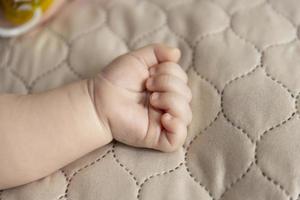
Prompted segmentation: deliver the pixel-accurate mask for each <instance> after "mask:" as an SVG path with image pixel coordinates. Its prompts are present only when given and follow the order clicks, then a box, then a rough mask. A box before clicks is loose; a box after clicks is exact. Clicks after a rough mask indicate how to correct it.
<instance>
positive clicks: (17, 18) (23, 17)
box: [0, 0, 53, 25]
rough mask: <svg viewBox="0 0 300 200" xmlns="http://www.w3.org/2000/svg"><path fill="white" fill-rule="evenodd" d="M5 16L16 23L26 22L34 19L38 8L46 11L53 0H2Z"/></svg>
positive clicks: (0, 0)
mask: <svg viewBox="0 0 300 200" xmlns="http://www.w3.org/2000/svg"><path fill="white" fill-rule="evenodd" d="M0 2H1V6H2V9H3V11H4V16H5V17H6V19H7V20H8V21H9V22H10V23H12V24H15V25H20V24H24V23H26V22H27V21H29V20H30V19H32V17H33V15H34V13H35V11H36V9H41V10H42V12H45V11H46V10H47V9H48V8H49V7H50V5H51V4H52V2H53V0H0Z"/></svg>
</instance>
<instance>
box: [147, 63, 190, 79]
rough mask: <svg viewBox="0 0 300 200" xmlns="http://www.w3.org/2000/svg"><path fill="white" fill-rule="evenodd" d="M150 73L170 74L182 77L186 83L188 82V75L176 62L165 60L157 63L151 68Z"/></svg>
mask: <svg viewBox="0 0 300 200" xmlns="http://www.w3.org/2000/svg"><path fill="white" fill-rule="evenodd" d="M149 73H150V76H154V75H159V74H169V75H173V76H176V77H178V78H180V79H182V80H183V82H184V83H187V81H188V77H187V75H186V73H185V71H184V70H183V69H182V68H181V67H180V65H179V64H177V63H174V62H163V63H161V64H158V65H155V66H153V67H151V68H150V69H149Z"/></svg>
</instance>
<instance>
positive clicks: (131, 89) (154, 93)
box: [92, 44, 192, 152]
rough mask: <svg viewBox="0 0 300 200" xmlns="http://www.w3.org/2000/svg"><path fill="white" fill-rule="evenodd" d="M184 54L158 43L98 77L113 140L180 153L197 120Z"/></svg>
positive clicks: (97, 97) (97, 98) (98, 98)
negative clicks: (183, 63)
mask: <svg viewBox="0 0 300 200" xmlns="http://www.w3.org/2000/svg"><path fill="white" fill-rule="evenodd" d="M179 58H180V51H179V50H178V49H177V48H170V47H167V46H165V45H163V44H153V45H149V46H146V47H143V48H141V49H138V50H135V51H132V52H129V53H127V54H125V55H122V56H120V57H118V58H116V59H115V60H114V61H113V62H112V63H111V64H109V65H108V66H107V67H106V68H105V69H104V70H103V71H102V72H101V73H100V74H98V75H97V76H96V77H95V78H94V79H93V84H94V85H93V88H94V90H93V92H94V94H93V95H92V96H93V98H94V99H93V100H94V103H95V107H96V111H97V113H98V116H99V118H100V120H101V121H102V122H103V123H105V124H106V125H107V127H108V130H109V131H110V133H111V134H112V136H113V138H114V139H116V140H117V141H120V142H123V143H125V144H128V145H132V146H136V147H146V148H153V149H157V150H161V151H165V152H171V151H175V150H176V149H178V148H179V147H180V146H181V145H182V144H183V143H184V140H185V138H186V135H187V126H188V125H189V124H190V122H191V119H192V112H191V109H190V105H189V103H190V101H191V98H192V95H191V91H190V89H189V87H188V86H187V75H186V73H185V72H184V71H183V70H182V68H181V67H180V66H179V65H178V64H177V62H178V60H179Z"/></svg>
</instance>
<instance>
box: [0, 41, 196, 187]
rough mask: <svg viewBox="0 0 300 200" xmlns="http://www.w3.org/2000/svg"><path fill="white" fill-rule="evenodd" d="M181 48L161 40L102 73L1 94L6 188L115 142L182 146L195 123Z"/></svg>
mask: <svg viewBox="0 0 300 200" xmlns="http://www.w3.org/2000/svg"><path fill="white" fill-rule="evenodd" d="M179 57H180V51H179V50H178V49H176V48H171V47H167V46H165V45H162V44H154V45H149V46H146V47H143V48H141V49H138V50H135V51H132V52H129V53H127V54H125V55H122V56H120V57H118V58H116V59H115V60H114V61H113V62H112V63H110V64H109V65H108V66H107V67H105V68H104V70H102V72H101V73H99V74H98V75H97V76H95V77H93V78H91V79H88V80H82V81H78V82H75V83H72V84H69V85H66V86H63V87H60V88H57V89H54V90H50V91H46V92H43V93H39V94H32V95H0V160H1V163H0V189H5V188H9V187H14V186H18V185H22V184H25V183H29V182H31V181H34V180H37V179H39V178H42V177H45V176H47V175H49V174H50V173H52V172H54V171H56V170H58V169H60V168H61V167H63V166H65V165H67V164H68V163H70V162H72V161H74V160H76V159H78V158H80V157H81V156H83V155H85V154H87V153H89V152H91V151H92V150H94V149H96V148H99V147H101V146H103V145H105V144H107V143H109V142H110V141H111V140H112V139H113V138H114V139H115V140H117V141H119V142H123V143H125V144H128V145H131V146H136V147H143V148H151V149H157V150H160V151H164V152H171V151H175V150H177V149H178V148H180V147H181V146H182V144H183V143H184V141H185V138H186V134H187V126H188V124H189V123H190V122H191V119H192V113H191V109H190V106H189V103H190V101H191V98H192V96H191V91H190V89H189V87H188V86H187V75H186V73H185V72H184V71H183V70H182V68H181V67H180V66H179V65H178V64H177V61H178V60H179Z"/></svg>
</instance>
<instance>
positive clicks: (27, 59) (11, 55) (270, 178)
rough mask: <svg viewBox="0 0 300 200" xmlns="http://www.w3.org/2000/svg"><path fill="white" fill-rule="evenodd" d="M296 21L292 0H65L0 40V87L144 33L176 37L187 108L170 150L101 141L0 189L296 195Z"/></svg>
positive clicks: (86, 73)
mask: <svg viewBox="0 0 300 200" xmlns="http://www.w3.org/2000/svg"><path fill="white" fill-rule="evenodd" d="M299 25H300V1H299V0H251V1H248V0H185V1H184V0H164V1H162V0H143V1H142V0H111V1H101V0H85V1H84V0H73V1H70V2H68V3H67V5H66V7H65V8H63V10H62V12H60V13H59V14H58V15H57V16H55V18H54V19H53V20H51V21H50V22H48V23H47V24H46V25H45V26H44V27H43V28H42V29H41V30H39V31H36V32H34V33H32V34H30V35H26V36H25V37H20V38H14V39H10V40H7V39H1V40H0V92H2V93H4V92H14V93H22V94H27V93H33V92H39V91H43V90H47V89H50V88H54V87H58V86H60V85H63V84H65V83H68V82H71V81H75V80H78V79H81V78H84V77H90V76H92V75H94V74H95V73H97V72H98V71H99V70H101V68H103V67H104V66H105V65H106V64H108V63H109V62H110V61H111V60H112V59H114V58H115V57H116V56H118V55H120V54H123V53H125V52H127V51H129V50H132V49H136V48H138V47H141V46H144V45H146V44H148V43H153V42H165V43H167V44H170V45H172V46H177V47H179V48H180V49H181V51H182V58H181V60H180V64H181V66H182V67H183V68H184V69H185V70H186V71H187V73H188V75H189V85H190V87H191V89H192V92H193V101H192V109H193V115H194V117H193V122H192V124H191V125H190V127H189V134H188V138H187V140H186V143H185V145H184V147H183V148H181V149H180V150H178V151H177V152H175V153H171V154H166V153H160V152H157V151H151V150H142V149H136V148H132V147H128V146H125V145H123V144H120V143H113V144H109V145H107V146H105V147H103V148H100V149H97V150H96V151H93V152H91V153H90V154H88V155H86V156H84V157H83V158H81V159H79V160H77V161H75V162H73V163H71V164H69V165H68V166H66V167H64V168H62V169H61V170H59V171H57V172H55V173H53V174H51V175H50V176H48V177H46V178H43V179H40V180H38V181H36V182H33V183H30V184H27V185H24V186H20V187H16V188H12V189H8V190H4V191H1V192H0V199H1V200H37V199H39V200H41V199H43V200H55V199H63V200H67V199H72V200H80V199H81V200H83V199H84V200H96V199H97V200H98V199H101V200H108V199H109V200H115V199H123V200H129V199H130V200H132V199H140V200H148V199H155V200H163V199H164V200H182V199H187V200H191V199H201V200H219V199H222V200H223V199H224V200H241V199H243V200H270V199H272V200H299V199H300V167H299V165H300V156H299V155H300V132H299V130H300V119H299V111H300V110H299V107H300V103H299V102H300V101H299V92H300V41H299V38H300V28H299V27H300V26H299ZM0 162H1V161H0ZM0 164H1V163H0Z"/></svg>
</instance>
